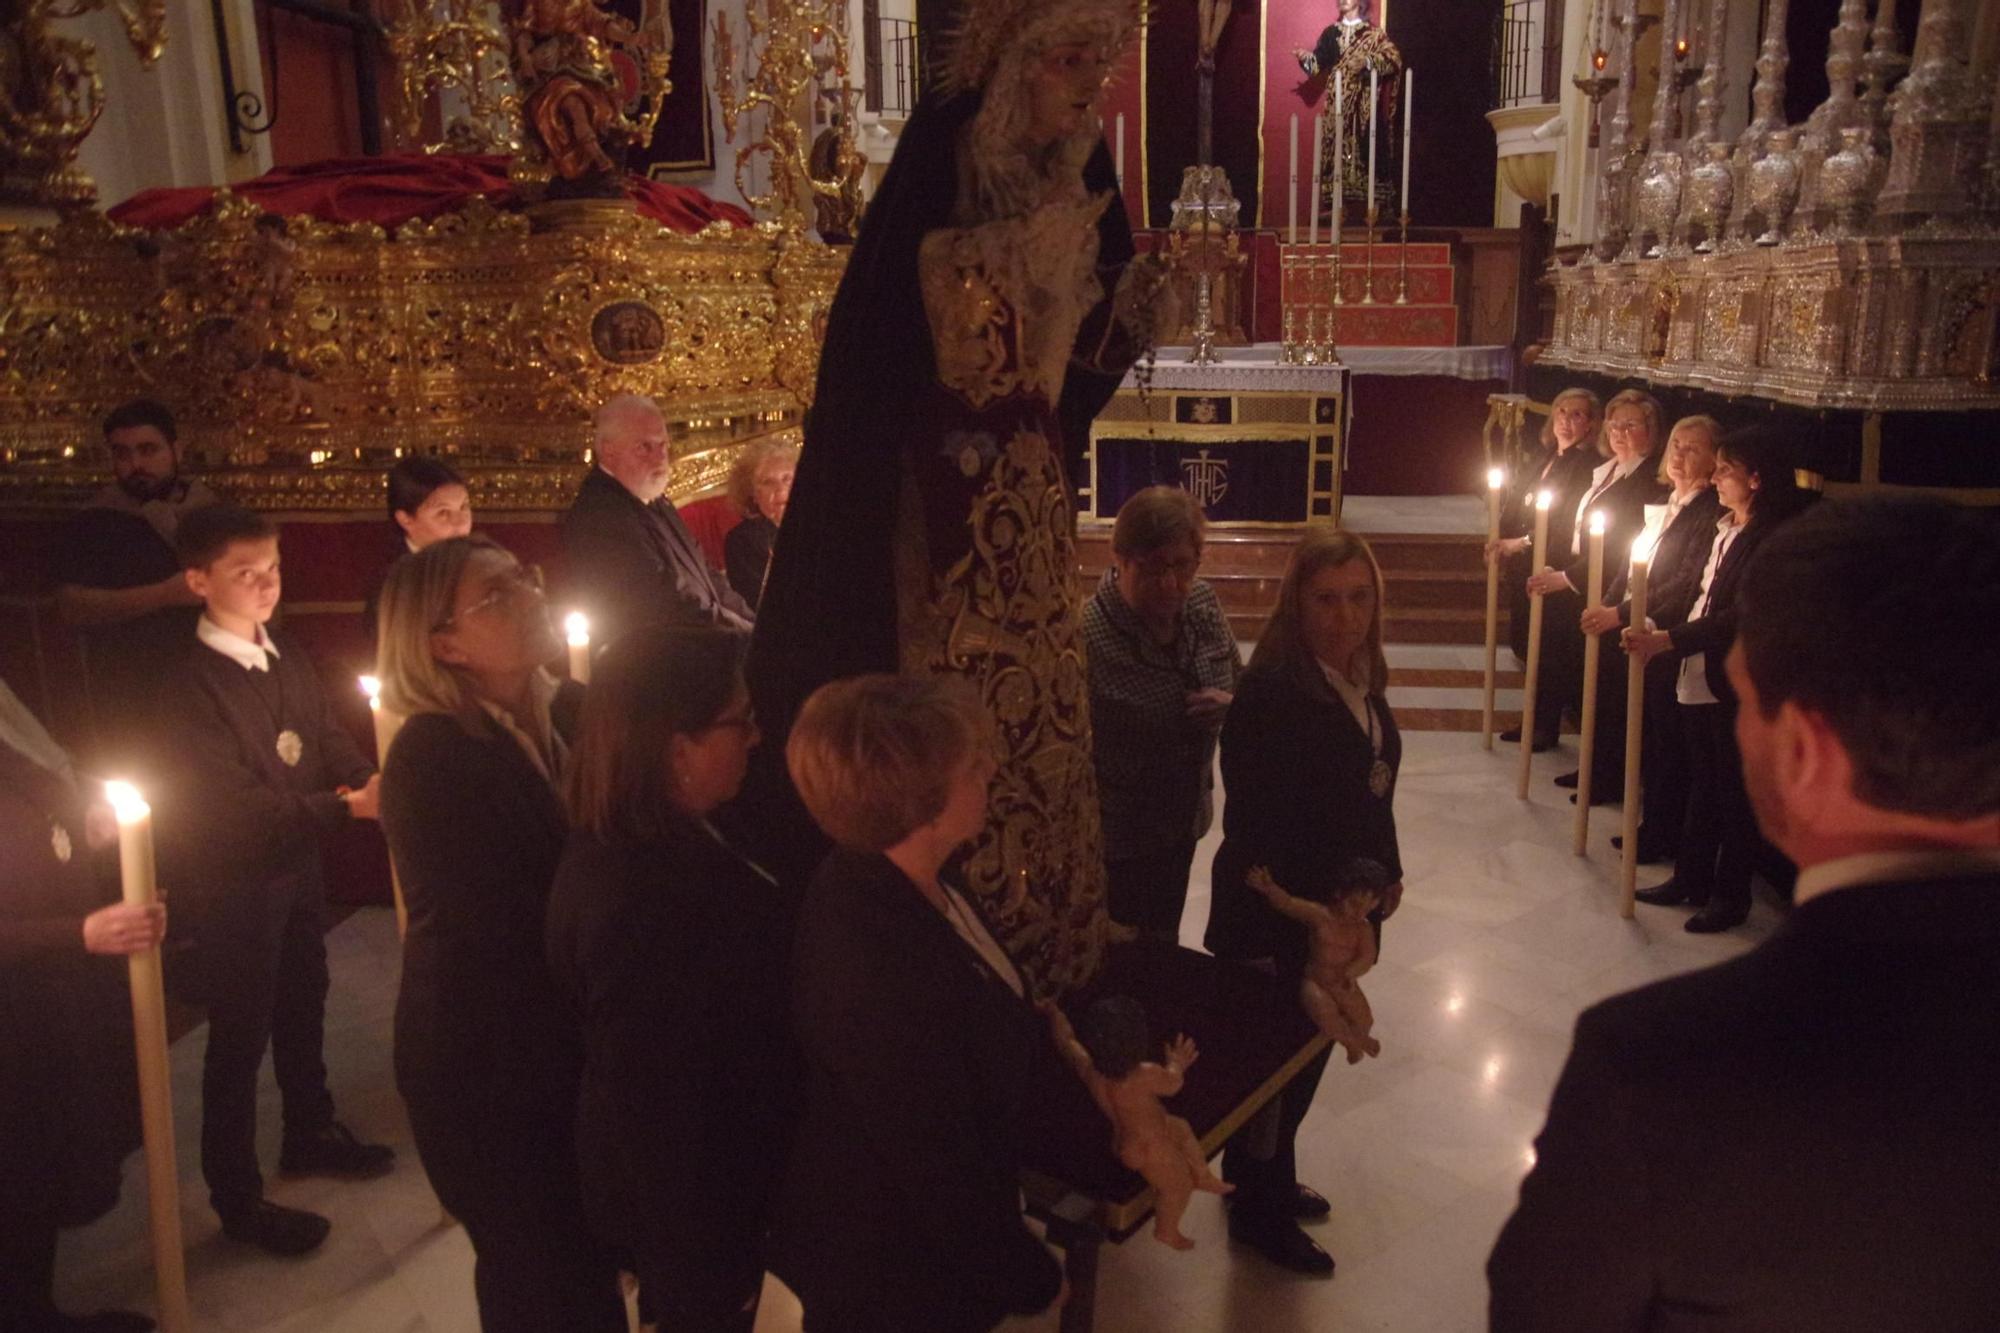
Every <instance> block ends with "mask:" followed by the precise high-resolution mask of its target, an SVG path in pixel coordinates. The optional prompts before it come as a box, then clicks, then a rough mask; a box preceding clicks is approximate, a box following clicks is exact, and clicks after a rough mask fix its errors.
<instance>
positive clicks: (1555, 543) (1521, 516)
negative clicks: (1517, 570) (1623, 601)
mask: <svg viewBox="0 0 2000 1333" xmlns="http://www.w3.org/2000/svg"><path fill="white" fill-rule="evenodd" d="M1603 461H1604V455H1602V454H1600V453H1598V452H1597V450H1595V449H1593V448H1592V447H1591V446H1590V445H1588V444H1579V445H1575V446H1573V447H1572V448H1570V449H1568V450H1566V451H1565V452H1563V453H1560V454H1558V453H1555V452H1553V451H1544V452H1543V454H1542V460H1541V462H1540V463H1539V465H1538V466H1537V467H1535V468H1534V469H1532V471H1533V475H1532V476H1527V477H1517V478H1510V479H1509V485H1510V487H1511V488H1512V491H1511V493H1510V494H1509V495H1508V497H1507V505H1506V513H1505V514H1503V516H1502V523H1501V531H1502V532H1504V533H1506V534H1507V535H1508V536H1510V537H1528V536H1532V535H1534V531H1535V502H1534V500H1533V499H1531V498H1529V497H1531V496H1533V495H1534V493H1535V492H1537V491H1539V490H1542V489H1543V488H1545V487H1546V488H1547V489H1548V490H1549V491H1551V492H1553V493H1554V498H1553V499H1552V500H1551V501H1550V503H1549V551H1550V552H1551V554H1552V555H1554V556H1556V557H1559V558H1556V559H1546V558H1545V559H1544V560H1543V561H1542V563H1543V564H1545V565H1551V566H1553V567H1555V568H1557V569H1561V568H1562V567H1563V566H1564V565H1565V564H1567V563H1569V538H1570V529H1571V528H1573V527H1574V526H1575V525H1576V502H1577V501H1578V500H1581V499H1582V498H1583V497H1584V495H1585V494H1587V493H1588V492H1589V490H1590V474H1591V473H1592V472H1595V471H1596V470H1597V465H1598V464H1599V463H1602V462H1603ZM1529 572H1530V573H1533V572H1534V571H1532V570H1530V571H1529ZM1579 582H1581V580H1579Z"/></svg>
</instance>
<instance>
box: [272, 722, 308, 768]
mask: <svg viewBox="0 0 2000 1333" xmlns="http://www.w3.org/2000/svg"><path fill="white" fill-rule="evenodd" d="M305 752H306V743H305V742H304V741H302V740H300V739H299V733H298V732H296V731H293V730H292V729H291V728H290V727H286V728H285V729H284V730H283V731H281V732H279V733H278V758H279V759H281V760H283V761H284V765H285V767H286V768H297V767H298V766H299V760H300V759H301V758H302V757H304V755H305Z"/></svg>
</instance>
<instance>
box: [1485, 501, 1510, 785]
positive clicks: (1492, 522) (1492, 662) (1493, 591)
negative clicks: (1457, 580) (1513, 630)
mask: <svg viewBox="0 0 2000 1333" xmlns="http://www.w3.org/2000/svg"><path fill="white" fill-rule="evenodd" d="M1506 484H1507V474H1506V472H1504V471H1502V470H1501V469H1500V468H1497V467H1496V468H1488V469H1487V471H1486V541H1487V543H1488V545H1489V546H1491V544H1492V543H1494V542H1497V541H1499V540H1500V488H1501V487H1502V486H1504V485H1506ZM1499 652H1500V556H1499V553H1498V552H1495V553H1494V556H1493V558H1492V559H1491V560H1488V561H1487V562H1486V703H1485V706H1484V707H1483V708H1482V709H1481V710H1480V715H1479V730H1480V733H1481V737H1482V739H1481V745H1482V746H1483V747H1484V748H1486V749H1488V750H1490V749H1492V748H1493V687H1494V683H1495V678H1496V676H1497V675H1498V670H1497V665H1496V664H1497V661H1498V657H1499Z"/></svg>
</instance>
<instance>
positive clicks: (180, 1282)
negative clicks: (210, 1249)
mask: <svg viewBox="0 0 2000 1333" xmlns="http://www.w3.org/2000/svg"><path fill="white" fill-rule="evenodd" d="M105 795H106V796H107V798H108V799H109V800H110V802H111V809H112V812H113V813H114V814H115V815H116V816H117V818H118V868H119V874H120V876H121V878H122V880H123V882H124V897H125V901H126V902H127V903H133V904H139V905H150V904H152V903H156V902H158V901H159V898H160V895H159V888H158V885H157V883H156V882H155V880H154V874H153V811H152V807H151V806H149V805H147V804H146V802H145V800H144V798H142V797H141V796H140V795H139V792H138V790H137V789H136V788H134V787H133V786H132V785H131V784H130V783H126V782H108V783H106V784H105ZM125 963H126V971H127V973H128V976H129V978H130V980H131V984H132V1039H133V1043H134V1046H135V1049H136V1053H137V1056H138V1064H139V1122H140V1129H141V1133H142V1134H143V1137H144V1140H145V1145H146V1211H147V1217H148V1220H149V1222H150V1230H151V1233H152V1240H153V1290H154V1295H155V1298H156V1299H157V1301H158V1302H159V1307H160V1310H159V1318H160V1328H161V1329H162V1331H163V1333H193V1329H194V1316H193V1314H192V1313H191V1312H190V1310H189V1307H188V1294H187V1260H186V1255H185V1253H184V1251H183V1250H182V1247H181V1192H180V1176H179V1175H178V1173H177V1170H176V1166H175V1158H174V1089H173V1080H172V1078H171V1075H170V1073H169V1070H168V1065H167V1001H166V991H165V988H164V986H163V985H162V978H161V972H160V950H159V946H158V945H155V946H154V947H152V948H150V949H147V950H144V951H143V952H140V953H135V954H132V955H130V956H129V957H128V958H127V959H126V960H125Z"/></svg>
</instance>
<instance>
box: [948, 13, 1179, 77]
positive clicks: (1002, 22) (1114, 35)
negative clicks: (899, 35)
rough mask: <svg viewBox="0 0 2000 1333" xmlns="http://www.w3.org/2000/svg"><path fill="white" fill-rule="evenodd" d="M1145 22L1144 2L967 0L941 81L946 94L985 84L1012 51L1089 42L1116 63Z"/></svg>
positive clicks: (951, 37) (951, 36)
mask: <svg viewBox="0 0 2000 1333" xmlns="http://www.w3.org/2000/svg"><path fill="white" fill-rule="evenodd" d="M1145 21H1146V3H1145V0H969V3H968V4H967V5H966V6H965V9H964V17H963V18H962V19H961V20H960V22H959V23H958V24H957V26H955V27H954V28H953V29H952V30H951V31H950V32H949V33H948V34H947V35H946V37H945V39H944V48H945V51H944V60H943V62H942V66H941V68H940V70H939V74H938V79H937V84H938V87H939V89H940V90H941V91H943V92H947V93H958V92H969V91H971V90H972V89H975V88H983V87H985V86H986V83H987V81H988V80H990V79H991V78H992V77H993V74H994V71H996V70H997V69H999V67H1000V62H1001V60H1002V59H1003V58H1004V57H1005V56H1006V55H1007V54H1008V53H1009V52H1010V51H1012V50H1025V51H1038V50H1047V49H1048V48H1050V47H1052V46H1062V45H1066V44H1068V43H1070V42H1090V43H1093V44H1095V45H1096V46H1098V47H1099V48H1100V49H1101V50H1103V51H1104V53H1105V58H1106V59H1108V60H1112V61H1116V60H1117V58H1118V54H1119V52H1121V51H1123V50H1124V49H1125V44H1126V43H1127V42H1129V41H1130V40H1131V39H1132V37H1133V35H1134V34H1135V33H1137V32H1138V31H1139V27H1140V25H1141V24H1143V23H1144V22H1145Z"/></svg>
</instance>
